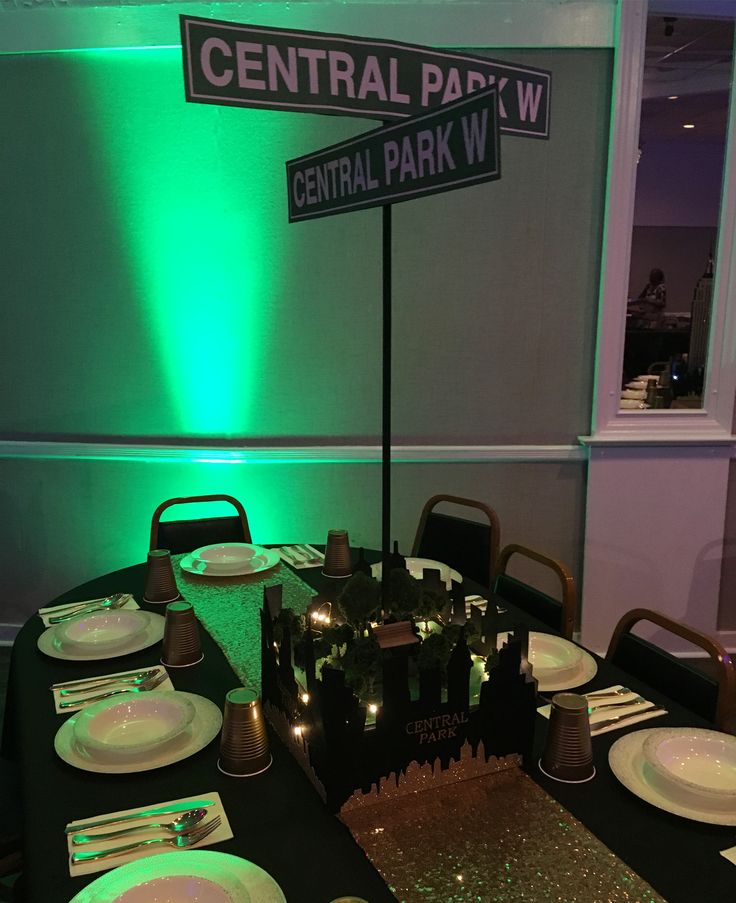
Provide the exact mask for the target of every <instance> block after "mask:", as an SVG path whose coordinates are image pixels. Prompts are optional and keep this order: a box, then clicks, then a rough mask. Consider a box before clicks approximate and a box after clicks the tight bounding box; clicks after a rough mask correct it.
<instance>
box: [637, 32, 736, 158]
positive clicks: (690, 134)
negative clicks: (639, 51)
mask: <svg viewBox="0 0 736 903" xmlns="http://www.w3.org/2000/svg"><path fill="white" fill-rule="evenodd" d="M668 24H670V25H671V27H672V30H673V33H672V35H669V36H668V35H665V27H666V26H667V25H668ZM733 29H734V26H733V21H732V20H722V19H702V18H698V19H692V18H687V19H686V18H682V17H677V18H676V19H675V21H673V22H671V23H667V22H665V20H664V16H663V15H650V16H649V19H648V22H647V41H646V52H645V61H644V84H643V88H642V98H643V99H642V111H641V130H640V141H642V142H645V141H654V140H660V141H682V142H684V141H689V142H691V143H692V142H702V141H708V142H716V141H724V140H725V134H726V125H727V119H728V100H729V87H730V83H731V65H732V58H733V37H734V35H733ZM672 95H676V96H677V99H676V100H670V99H668V98H669V97H670V96H672ZM684 123H693V124H694V125H695V128H694V129H684V128H683V124H684Z"/></svg>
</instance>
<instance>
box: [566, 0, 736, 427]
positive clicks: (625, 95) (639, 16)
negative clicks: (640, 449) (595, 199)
mask: <svg viewBox="0 0 736 903" xmlns="http://www.w3.org/2000/svg"><path fill="white" fill-rule="evenodd" d="M647 11H648V4H647V0H619V6H618V23H617V29H616V50H615V62H614V69H615V71H614V85H613V91H614V95H613V104H612V111H611V141H610V143H609V160H608V180H607V193H606V211H605V231H604V248H603V266H602V271H601V291H600V298H599V316H598V338H597V356H596V359H597V372H596V383H595V392H594V399H595V404H594V408H593V412H592V423H591V430H592V435H591V436H590V437H584V439H583V441H586V440H587V441H588V442H593V443H595V444H597V443H606V442H611V443H620V442H626V443H631V442H634V443H636V444H639V443H642V444H644V443H650V442H651V443H655V444H656V443H659V442H670V441H676V442H677V443H678V444H679V443H680V442H688V441H692V442H694V443H712V442H732V441H733V439H734V437H733V436H732V422H733V414H734V397H735V395H736V247H734V239H735V237H736V232H735V230H734V220H735V219H736V166H735V165H734V161H733V153H734V151H733V146H734V134H736V103H734V94H735V93H736V86H735V85H734V78H733V73H732V83H731V98H730V110H729V117H728V135H727V140H726V157H725V167H724V176H723V186H722V190H721V210H720V219H719V227H718V245H717V251H716V271H715V281H714V287H713V301H712V307H711V328H710V337H709V343H708V359H707V366H706V381H705V386H704V388H703V408H702V409H701V410H656V411H655V410H651V411H621V410H620V409H619V399H620V394H621V371H622V363H623V354H624V341H625V336H626V298H627V295H628V289H629V267H630V263H631V235H632V229H633V222H634V196H635V192H636V163H637V152H638V147H639V120H640V114H641V95H642V78H643V72H644V51H645V40H646V27H647ZM734 15H735V16H736V10H735V11H734ZM734 71H736V66H735V67H734ZM729 299H733V303H731V304H729V303H728V302H729Z"/></svg>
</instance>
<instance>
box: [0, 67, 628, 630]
mask: <svg viewBox="0 0 736 903" xmlns="http://www.w3.org/2000/svg"><path fill="white" fill-rule="evenodd" d="M489 55H492V56H496V57H498V58H501V59H507V60H523V61H524V62H526V63H528V64H531V65H538V66H541V67H544V68H549V69H551V70H552V72H553V84H554V88H553V103H552V136H551V139H550V140H549V141H548V142H544V141H534V140H528V139H526V140H525V139H520V138H512V137H504V138H503V139H502V172H503V177H502V179H501V181H500V182H496V183H491V184H488V185H484V186H479V187H476V188H474V189H471V190H462V191H457V192H454V193H451V194H444V195H438V196H436V197H432V198H427V199H424V200H420V201H416V202H413V203H407V204H403V205H397V206H396V207H395V208H394V249H393V274H394V285H395V291H394V309H395V326H396V333H395V350H394V364H395V384H394V394H393V415H394V441H395V442H397V443H399V444H401V443H406V444H418V445H425V444H426V445H433V444H438V445H460V444H480V445H506V444H515V443H521V444H528V445H537V446H544V445H548V444H574V443H575V441H576V437H577V435H579V434H580V433H586V432H588V429H589V412H590V400H591V393H592V374H593V364H594V360H593V358H594V339H595V318H596V307H597V296H598V278H599V264H600V245H601V238H602V234H601V232H602V229H601V222H602V213H603V198H604V187H605V171H606V153H607V145H608V118H609V101H610V72H611V55H610V53H609V52H608V51H606V50H556V51H506V50H504V51H498V52H495V53H494V52H491V51H489ZM180 66H181V61H180V56H179V54H178V53H175V52H171V51H155V52H145V53H136V52H127V51H126V52H121V53H109V54H95V53H90V54H75V53H69V54H59V55H41V56H28V57H20V56H17V57H9V56H6V57H0V82H2V84H3V86H4V90H3V92H2V93H0V121H3V122H11V123H13V128H12V129H10V130H7V131H6V133H5V135H4V140H3V141H2V142H0V191H1V192H2V196H3V199H4V207H5V210H6V211H8V212H7V214H6V216H4V217H2V218H0V247H2V248H3V263H2V268H3V285H4V287H5V297H6V303H5V304H3V305H2V306H1V307H0V350H1V351H2V354H0V381H1V382H2V385H3V386H4V391H3V392H2V395H1V396H0V439H5V440H16V439H19V438H22V439H29V440H32V441H36V440H40V439H43V438H50V439H54V440H59V439H75V438H81V439H87V440H88V439H101V440H104V441H114V442H117V443H127V442H136V441H144V442H153V443H154V444H156V443H157V442H159V441H164V442H167V443H174V444H183V445H192V446H200V445H208V444H212V443H213V442H214V443H218V442H219V443H225V444H227V443H234V444H238V443H245V444H249V445H259V444H260V445H266V446H268V445H286V446H288V445H290V444H300V443H305V442H306V443H309V444H323V445H326V446H333V445H340V444H346V443H347V444H349V443H351V442H375V441H377V439H378V437H379V431H380V285H381V263H380V213H379V212H378V211H366V212H363V213H357V214H351V215H349V216H340V217H334V218H330V219H325V220H320V221H316V222H313V223H302V224H297V225H295V226H289V225H288V224H287V223H286V205H285V190H284V184H283V182H284V180H283V162H284V160H286V159H288V158H289V157H293V156H297V155H299V154H301V153H305V152H307V151H309V150H313V149H314V148H316V147H320V146H324V145H327V144H329V143H331V142H333V141H336V140H338V139H339V138H341V137H345V136H347V135H351V134H356V133H359V132H361V131H364V130H365V129H366V128H367V127H368V126H369V125H370V124H369V123H366V122H364V121H361V122H359V121H356V120H350V119H340V118H334V117H318V116H299V115H297V114H281V113H263V112H257V111H248V110H235V109H226V108H219V107H208V106H199V107H198V106H195V105H186V104H184V103H183V100H182V96H181V73H180ZM194 457H198V458H199V459H201V458H202V455H199V456H197V455H195V456H194ZM205 457H206V456H205ZM154 458H155V455H154ZM379 477H380V474H379V468H378V467H377V466H376V465H374V464H361V465H351V464H331V465H298V466H297V465H294V466H291V465H250V464H248V465H245V464H244V465H239V466H232V465H220V464H207V463H204V462H202V461H201V460H200V463H194V462H192V463H189V464H177V463H166V462H161V461H148V462H146V461H136V462H130V461H118V460H109V461H91V460H75V459H73V458H72V459H68V460H66V459H65V460H49V459H38V460H36V459H35V458H34V446H30V447H29V450H28V456H27V457H21V458H16V459H10V458H0V487H1V488H0V506H1V510H2V513H3V517H2V520H1V522H0V540H1V542H0V567H2V569H3V573H4V574H5V575H6V579H5V580H4V581H3V584H4V585H3V589H2V590H0V593H2V594H3V595H4V598H3V600H2V608H3V610H2V613H1V614H0V620H2V621H6V622H17V621H18V620H22V619H23V618H24V617H25V616H26V615H27V614H28V613H29V612H30V611H31V610H32V609H33V608H34V607H35V606H37V605H38V604H40V603H42V602H43V601H44V600H45V599H47V598H49V597H50V596H52V595H54V593H56V592H60V591H62V590H65V589H67V588H69V586H70V585H73V584H75V583H76V582H78V581H79V580H82V579H87V578H89V577H91V576H93V575H94V574H96V573H99V572H100V571H102V570H106V569H109V568H112V567H118V566H123V565H125V564H128V563H130V562H132V561H137V560H141V559H142V558H143V555H144V553H145V548H146V532H147V528H148V522H149V518H150V514H151V511H152V509H153V508H154V507H155V505H156V504H157V503H158V502H159V501H160V500H162V499H163V498H167V497H170V496H174V495H177V494H191V493H196V492H212V491H228V490H232V491H235V492H236V494H237V495H239V496H241V497H242V498H243V500H244V501H245V502H246V504H247V506H248V511H249V515H250V517H251V519H252V521H253V526H254V535H255V537H256V538H257V539H260V540H262V541H264V542H268V541H288V540H295V539H309V540H311V541H315V542H316V541H320V539H321V538H323V537H324V534H325V531H326V530H327V528H329V527H331V526H337V525H339V524H342V525H344V526H346V527H348V528H349V529H350V530H351V535H352V536H353V538H354V540H355V541H356V542H358V541H359V542H365V543H366V544H368V545H375V544H377V542H378V535H379V529H380V513H379V510H378V505H379V486H380V480H379ZM394 482H395V498H394V508H393V512H392V515H393V521H394V532H395V533H396V535H397V537H398V538H400V539H401V541H402V544H403V545H404V546H405V547H406V544H408V543H409V542H410V540H411V538H412V536H413V532H414V527H415V523H416V519H417V517H418V514H419V509H420V508H421V503H422V502H423V501H424V499H425V498H426V497H427V496H429V495H431V494H433V493H435V492H438V491H454V492H460V493H461V494H467V495H471V496H475V497H477V498H482V499H484V500H486V501H487V502H489V503H490V504H492V505H494V506H496V507H497V508H498V509H499V511H500V513H501V516H502V527H503V536H502V539H503V540H505V541H511V540H516V541H525V542H529V543H531V544H535V545H538V546H540V547H542V548H544V549H546V550H547V551H549V552H550V553H552V554H554V555H557V556H558V557H561V558H563V559H565V560H567V561H568V563H570V564H571V565H572V567H573V568H574V570H575V571H576V572H577V573H578V574H579V570H580V560H581V547H582V519H583V489H582V487H583V483H584V467H583V464H582V463H574V464H566V465H558V464H554V463H544V462H543V463H525V464H500V463H492V462H490V463H483V464H458V463H446V464H435V465H424V464H402V465H397V466H396V467H395V480H394Z"/></svg>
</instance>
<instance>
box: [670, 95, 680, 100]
mask: <svg viewBox="0 0 736 903" xmlns="http://www.w3.org/2000/svg"><path fill="white" fill-rule="evenodd" d="M679 96H680V95H679V94H670V96H669V97H668V98H667V100H677V98H678V97H679Z"/></svg>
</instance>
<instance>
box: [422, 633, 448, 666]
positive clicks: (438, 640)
mask: <svg viewBox="0 0 736 903" xmlns="http://www.w3.org/2000/svg"><path fill="white" fill-rule="evenodd" d="M452 648H453V646H452V645H450V642H449V639H448V637H447V636H446V635H445V631H443V632H442V633H430V635H429V636H428V637H426V638H425V639H424V640H422V645H421V647H420V649H419V656H418V657H417V666H418V667H419V670H420V671H426V670H429V669H431V668H442V669H444V668H446V667H447V662H448V660H449V658H450V652H451V651H452Z"/></svg>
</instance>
